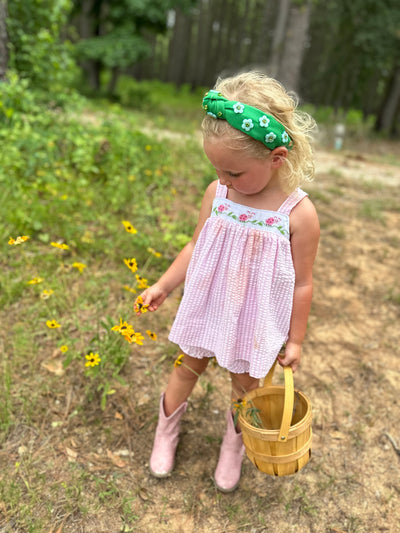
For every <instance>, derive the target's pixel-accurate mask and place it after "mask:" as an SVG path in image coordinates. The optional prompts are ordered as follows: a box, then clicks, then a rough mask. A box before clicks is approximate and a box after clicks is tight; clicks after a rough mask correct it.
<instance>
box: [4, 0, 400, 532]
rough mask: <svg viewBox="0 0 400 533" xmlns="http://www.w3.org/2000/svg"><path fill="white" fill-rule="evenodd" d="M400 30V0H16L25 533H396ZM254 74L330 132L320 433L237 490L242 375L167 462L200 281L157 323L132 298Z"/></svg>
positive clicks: (15, 316) (206, 385)
mask: <svg viewBox="0 0 400 533" xmlns="http://www.w3.org/2000/svg"><path fill="white" fill-rule="evenodd" d="M399 44H400V8H399V7H398V2H397V1H395V0H384V1H381V2H376V1H375V2H372V1H370V0H363V1H360V0H352V1H350V0H326V1H322V0H309V1H306V0H303V1H302V0H291V1H290V0H281V1H280V2H274V1H272V0H271V1H261V0H197V1H195V0H180V1H172V0H118V1H117V0H115V1H114V0H108V1H106V0H83V1H80V2H78V1H75V2H73V1H71V0H9V1H8V2H7V1H6V0H0V145H1V151H0V213H1V217H0V235H1V240H0V254H1V255H0V324H1V327H0V531H1V532H2V533H3V532H4V533H10V532H12V533H25V532H32V533H39V532H43V531H45V532H52V533H56V532H57V533H61V532H64V533H66V532H73V533H76V532H78V531H79V532H80V531H82V532H85V533H92V532H93V533H100V532H112V533H114V532H115V533H116V532H119V531H126V532H127V531H143V532H146V533H147V532H148V531H151V532H153V531H154V532H156V533H158V532H160V533H161V532H164V531H177V532H178V531H185V532H186V531H196V533H197V532H205V533H208V532H209V531H210V532H211V531H212V532H214V531H218V532H221V533H222V532H236V531H248V532H252V533H256V532H257V533H258V532H271V531H272V532H274V531H279V532H281V531H282V532H283V533H286V532H292V531H301V532H308V531H310V532H316V533H319V532H321V533H322V532H324V533H326V532H329V533H343V532H344V531H346V532H348V533H363V532H368V533H369V532H370V531H388V532H390V533H392V532H393V533H394V532H396V533H397V529H398V523H399V520H400V514H399V508H398V505H397V503H396V502H397V499H398V494H399V492H400V486H399V481H398V480H399V477H398V463H397V462H396V458H397V457H396V456H397V454H399V453H400V452H399V451H397V453H396V447H397V444H396V442H395V439H393V438H392V437H393V436H395V432H396V428H397V425H398V424H397V422H398V419H399V416H400V413H399V404H398V400H397V399H396V398H397V396H398V394H397V390H398V379H399V372H398V370H397V368H398V346H399V342H400V339H399V332H398V328H396V327H393V326H394V325H395V324H396V323H398V316H399V309H400V307H399V305H400V295H399V288H398V275H397V272H398V264H399V260H400V258H399V250H400V238H399V234H398V229H397V228H398V227H399V224H400V220H399V215H400V204H399V201H398V194H397V190H398V187H399V185H400V176H399V139H398V137H399V128H400V127H399V119H400V54H399V50H400V46H399ZM245 68H259V69H262V70H265V71H267V72H268V73H270V74H271V75H273V76H275V77H277V78H278V79H279V80H280V81H281V82H282V83H284V84H285V86H286V87H287V88H288V89H292V90H295V91H296V93H297V94H298V96H299V100H300V105H301V108H302V109H304V110H306V111H309V112H311V113H312V114H313V115H314V116H315V118H316V119H317V122H318V125H319V133H318V136H317V144H316V162H317V179H316V180H315V182H314V183H312V184H309V185H307V191H308V192H309V193H310V197H311V198H312V200H313V202H314V203H315V205H316V207H317V211H318V213H319V217H320V222H321V228H322V238H321V247H320V250H319V254H318V260H317V263H316V269H315V296H314V303H313V308H312V312H311V315H310V321H309V328H308V333H307V339H306V342H305V345H304V354H305V355H304V358H303V360H304V363H302V368H301V371H299V372H298V373H297V374H296V385H297V386H298V387H299V388H300V389H301V390H304V391H306V392H307V394H308V395H309V396H310V397H311V398H312V403H313V414H314V419H313V431H314V437H313V438H314V440H313V458H312V461H310V463H309V465H307V467H306V468H304V469H303V471H301V472H300V473H299V474H297V475H296V476H291V477H290V478H279V479H276V480H275V479H274V478H272V480H271V479H270V478H267V477H266V476H265V475H263V474H261V473H260V472H257V471H256V469H255V468H254V467H253V466H252V465H251V463H250V462H249V461H247V462H245V464H244V472H243V477H242V481H241V485H240V490H238V491H237V492H236V493H234V494H232V495H222V494H220V493H218V491H216V489H215V487H214V485H213V482H212V474H213V468H214V466H215V462H216V460H217V453H218V444H219V443H220V441H221V435H220V426H221V425H222V424H223V418H224V409H225V407H226V405H224V401H225V400H224V399H222V397H221V392H222V393H223V395H224V396H223V397H224V398H227V397H228V388H229V383H228V381H227V376H226V375H225V374H224V373H223V372H221V371H220V369H216V370H212V369H210V371H209V372H208V373H207V374H206V375H205V376H203V377H202V378H201V380H200V382H199V385H198V386H197V388H196V389H195V391H194V394H193V398H192V399H191V403H190V407H189V410H188V416H187V419H186V420H185V422H184V424H183V431H182V443H181V445H180V447H179V449H178V460H177V468H176V471H175V473H174V476H172V477H171V478H170V479H167V480H164V481H159V480H155V479H153V478H151V476H150V475H149V473H148V468H147V462H148V456H149V443H150V442H151V440H152V437H153V433H154V428H155V424H156V420H157V404H158V398H159V393H160V391H161V390H162V389H163V387H164V386H165V379H166V376H167V375H168V374H169V371H170V368H171V365H172V364H173V361H174V359H175V357H176V356H177V355H178V353H179V352H178V353H177V351H176V347H174V346H171V344H170V343H168V340H167V337H168V331H169V328H170V325H171V321H172V319H173V316H174V314H175V312H176V308H177V305H178V301H179V298H180V295H181V293H180V292H179V290H178V291H177V292H176V294H173V295H172V296H171V298H169V299H168V300H167V301H166V303H165V304H164V306H163V308H162V309H161V310H160V311H159V312H158V313H157V314H151V315H150V313H149V314H145V315H143V316H141V317H136V315H135V314H134V313H133V301H134V299H135V298H136V296H137V295H138V294H139V293H140V291H141V290H142V288H143V287H145V286H146V284H147V283H152V282H153V281H155V280H156V279H157V277H158V276H159V274H160V273H161V272H163V271H164V270H165V268H166V267H167V266H168V265H169V264H170V262H171V260H172V259H173V258H174V257H175V256H176V254H177V253H178V251H179V250H180V249H181V247H182V246H183V245H184V244H185V243H186V242H187V241H188V240H189V239H190V237H191V234H192V231H193V228H194V225H195V223H196V217H197V209H198V206H199V202H200V199H201V195H202V192H203V191H204V188H205V187H206V185H207V184H208V183H209V182H210V181H211V180H212V179H214V173H213V170H212V168H210V165H209V164H208V162H207V161H206V159H205V157H204V155H203V153H202V149H201V143H200V142H199V141H200V137H199V124H200V121H201V117H202V114H203V111H202V109H201V105H200V103H201V98H202V95H203V93H204V91H205V89H207V88H209V87H210V86H211V85H213V84H214V82H215V79H216V77H217V76H218V75H220V74H223V75H224V74H229V73H232V72H236V71H237V70H240V69H245ZM338 124H341V125H342V130H341V131H342V132H343V127H344V130H345V134H344V136H343V133H342V134H341V136H340V138H339V139H337V138H336V144H335V135H337V128H336V126H337V125H338ZM338 141H340V142H338ZM339 148H341V150H339ZM18 237H19V239H18ZM123 321H127V322H129V323H132V327H133V328H134V329H135V335H134V336H131V337H130V338H129V342H127V340H126V339H124V338H123V336H121V335H119V330H121V324H122V323H123ZM112 329H113V330H112ZM376 353H379V357H376ZM278 378H279V376H278ZM388 435H389V436H388ZM397 450H398V448H397ZM204 457H207V458H209V460H208V461H206V462H205V461H204Z"/></svg>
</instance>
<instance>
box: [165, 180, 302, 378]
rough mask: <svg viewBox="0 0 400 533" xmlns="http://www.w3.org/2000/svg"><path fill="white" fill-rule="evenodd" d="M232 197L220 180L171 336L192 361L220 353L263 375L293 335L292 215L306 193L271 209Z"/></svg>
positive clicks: (230, 364) (223, 362)
mask: <svg viewBox="0 0 400 533" xmlns="http://www.w3.org/2000/svg"><path fill="white" fill-rule="evenodd" d="M227 192H228V189H227V187H226V186H224V185H221V184H220V183H219V182H218V185H217V192H216V197H215V199H214V202H213V206H212V211H211V215H210V217H209V218H208V219H207V220H206V223H205V224H204V227H203V229H202V231H201V233H200V235H199V238H198V240H197V243H196V246H195V249H194V251H193V255H192V258H191V261H190V264H189V267H188V270H187V274H186V281H185V289H184V295H183V298H182V301H181V304H180V306H179V309H178V312H177V315H176V318H175V321H174V323H173V325H172V328H171V331H170V335H169V339H170V340H171V341H172V342H174V343H176V344H178V345H179V347H180V348H181V350H182V351H183V352H184V353H186V354H188V355H191V356H192V357H196V358H203V357H214V356H215V357H216V359H217V362H218V364H219V365H220V366H221V367H223V368H226V369H228V370H229V371H231V372H233V373H237V374H241V373H244V372H247V373H249V374H250V376H252V377H254V378H262V377H264V376H265V375H266V374H267V373H268V370H269V369H270V368H271V366H272V364H273V362H274V361H275V359H276V357H277V355H278V353H279V351H280V349H281V347H282V344H283V343H284V342H285V341H286V340H287V337H288V332H289V326H290V318H291V312H292V304H293V291H294V282H295V273H294V268H293V261H292V254H291V246H290V231H289V215H290V212H291V210H292V209H293V207H294V206H295V205H297V204H298V203H299V202H300V201H301V200H302V199H303V198H304V197H305V196H306V193H305V192H304V191H302V190H301V189H296V190H295V191H294V192H293V193H292V194H290V196H288V198H287V199H286V200H285V202H284V203H283V204H282V205H281V207H280V208H279V209H278V210H277V211H267V210H263V209H253V208H249V207H247V206H244V205H240V204H237V203H235V202H232V201H231V200H228V198H227Z"/></svg>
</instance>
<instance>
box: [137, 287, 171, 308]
mask: <svg viewBox="0 0 400 533" xmlns="http://www.w3.org/2000/svg"><path fill="white" fill-rule="evenodd" d="M140 296H141V297H142V298H143V305H144V306H148V310H149V311H156V310H157V309H158V308H159V307H160V305H161V304H162V303H163V301H164V300H165V298H166V297H167V296H168V293H167V292H166V291H165V290H164V289H163V288H162V286H161V285H159V284H158V283H155V284H154V285H152V286H151V287H149V288H148V289H146V290H145V291H144V292H142V294H141V295H140Z"/></svg>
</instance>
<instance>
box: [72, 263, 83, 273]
mask: <svg viewBox="0 0 400 533" xmlns="http://www.w3.org/2000/svg"><path fill="white" fill-rule="evenodd" d="M72 266H73V268H77V269H78V270H79V272H80V273H81V274H82V272H83V269H84V268H86V265H84V264H83V263H77V262H75V263H72Z"/></svg>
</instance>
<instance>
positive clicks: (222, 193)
mask: <svg viewBox="0 0 400 533" xmlns="http://www.w3.org/2000/svg"><path fill="white" fill-rule="evenodd" d="M227 196H228V187H227V186H226V185H221V183H220V181H219V180H218V183H217V190H216V193H215V198H226V197H227Z"/></svg>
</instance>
